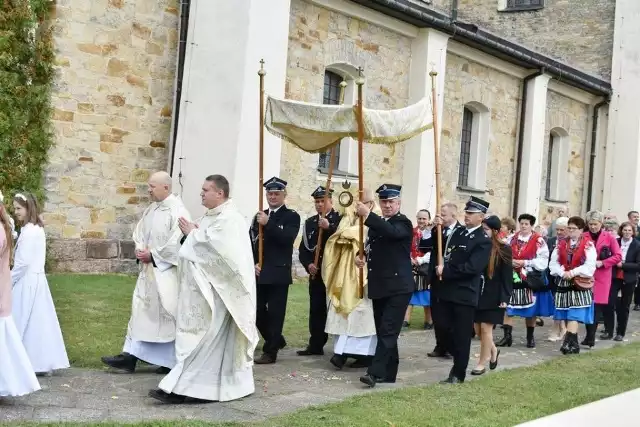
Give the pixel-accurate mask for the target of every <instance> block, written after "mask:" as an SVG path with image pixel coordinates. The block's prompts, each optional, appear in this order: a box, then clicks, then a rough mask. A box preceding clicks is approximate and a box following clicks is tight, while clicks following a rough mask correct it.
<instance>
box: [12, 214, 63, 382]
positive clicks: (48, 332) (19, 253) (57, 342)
mask: <svg viewBox="0 0 640 427" xmlns="http://www.w3.org/2000/svg"><path fill="white" fill-rule="evenodd" d="M46 253H47V240H46V237H45V234H44V230H43V229H42V227H40V226H39V225H35V224H26V225H25V226H23V227H22V229H21V230H20V236H19V237H18V243H17V246H16V251H15V257H14V263H13V269H12V270H11V282H12V284H13V304H12V307H13V319H14V321H15V324H16V327H17V329H18V333H19V334H20V336H21V338H22V342H23V344H24V347H25V349H26V351H27V354H28V355H29V360H30V361H31V365H32V366H33V369H34V371H35V372H38V373H40V372H43V373H44V372H50V371H53V370H56V369H64V368H68V367H69V359H68V357H67V351H66V349H65V346H64V340H63V338H62V331H61V330H60V323H59V322H58V316H57V315H56V309H55V306H54V305H53V298H52V297H51V291H50V290H49V283H48V282H47V276H46V275H45V273H44V263H45V259H46Z"/></svg>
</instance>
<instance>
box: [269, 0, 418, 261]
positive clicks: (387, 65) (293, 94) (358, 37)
mask: <svg viewBox="0 0 640 427" xmlns="http://www.w3.org/2000/svg"><path fill="white" fill-rule="evenodd" d="M410 62H411V40H410V39H409V38H407V37H404V36H401V35H398V34H396V33H393V32H391V31H388V30H386V29H383V28H380V27H378V26H375V25H372V24H369V23H366V22H363V21H360V20H358V19H354V18H350V17H347V16H344V15H342V14H339V13H335V12H331V11H329V10H327V9H324V8H321V7H318V6H314V5H312V4H310V3H307V2H305V1H303V0H292V2H291V17H290V27H289V56H288V63H289V65H288V72H287V82H286V97H287V98H289V99H295V100H299V101H307V102H316V103H322V96H323V84H324V73H325V70H326V69H327V68H331V66H332V65H336V64H342V65H344V64H347V65H348V66H349V67H350V68H351V69H352V72H355V69H356V68H357V67H359V66H362V67H363V68H364V75H365V77H366V84H365V88H364V91H365V105H366V106H367V107H369V108H379V109H395V108H402V107H405V106H406V105H407V104H408V98H409V66H410ZM403 153H404V145H403V144H399V145H396V146H395V147H390V146H384V145H370V144H367V145H365V150H364V158H365V171H364V179H365V183H366V186H367V187H370V188H372V189H374V190H375V189H376V188H377V187H378V186H379V185H381V184H382V183H383V182H392V183H400V182H401V180H402V169H401V168H402V159H403ZM281 159H282V160H281V177H282V178H283V179H284V180H286V181H288V183H289V184H288V186H287V192H288V196H287V204H288V205H289V206H291V207H293V208H295V209H296V210H298V211H299V212H300V213H301V217H302V221H303V222H304V219H305V218H306V217H308V216H309V215H314V214H315V211H314V209H313V200H312V199H311V196H310V194H311V193H312V192H313V190H314V189H315V188H316V187H317V186H318V185H325V183H326V175H321V174H319V173H318V172H317V168H318V154H308V153H305V152H303V151H301V150H300V149H298V148H296V147H294V146H293V145H291V144H289V143H287V142H283V144H282V157H281ZM344 179H345V178H344V176H342V177H341V176H334V181H333V182H334V188H336V189H338V192H339V191H341V188H340V183H341V182H343V181H344ZM353 185H354V186H356V185H357V184H355V183H353ZM296 247H297V242H296ZM294 257H295V258H296V259H297V255H295V256H294Z"/></svg>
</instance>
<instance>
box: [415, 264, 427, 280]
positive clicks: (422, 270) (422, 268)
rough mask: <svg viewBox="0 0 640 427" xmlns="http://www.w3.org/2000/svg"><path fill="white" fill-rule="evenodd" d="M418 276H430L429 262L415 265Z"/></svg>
mask: <svg viewBox="0 0 640 427" xmlns="http://www.w3.org/2000/svg"><path fill="white" fill-rule="evenodd" d="M413 271H414V272H415V274H416V276H423V277H429V263H428V262H427V263H424V264H420V265H418V266H414V267H413Z"/></svg>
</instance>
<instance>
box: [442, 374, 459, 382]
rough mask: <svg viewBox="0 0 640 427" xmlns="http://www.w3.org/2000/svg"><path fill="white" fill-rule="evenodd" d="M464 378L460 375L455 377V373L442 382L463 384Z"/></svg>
mask: <svg viewBox="0 0 640 427" xmlns="http://www.w3.org/2000/svg"><path fill="white" fill-rule="evenodd" d="M463 382H464V380H461V379H460V378H458V377H454V376H453V375H452V376H450V377H449V378H447V379H446V380H442V381H440V384H462V383H463Z"/></svg>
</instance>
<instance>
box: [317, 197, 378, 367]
mask: <svg viewBox="0 0 640 427" xmlns="http://www.w3.org/2000/svg"><path fill="white" fill-rule="evenodd" d="M363 203H365V204H366V205H367V206H369V207H370V208H371V209H372V211H373V212H377V213H380V208H379V207H378V205H377V203H376V202H375V199H374V197H373V192H372V191H371V190H369V189H365V191H364V201H363ZM366 233H367V228H366V227H365V234H364V235H365V239H366V235H367V234H366ZM359 250H360V244H359V222H358V217H357V216H356V215H355V206H354V205H351V206H350V207H348V208H347V209H346V211H345V213H344V215H343V217H342V219H341V221H340V224H339V225H338V229H337V231H336V232H335V234H333V235H332V236H331V237H330V238H329V240H328V241H327V244H326V246H325V250H324V257H323V263H322V270H321V271H322V279H323V280H324V282H325V284H326V286H327V297H328V298H329V310H328V313H327V323H326V326H325V332H326V333H328V334H331V335H333V336H334V346H333V353H334V355H333V357H332V358H331V360H330V362H331V364H332V365H333V366H335V367H336V368H337V369H342V368H343V367H344V365H345V364H346V362H347V360H348V358H350V357H351V358H353V359H355V362H353V363H352V364H351V365H350V367H352V368H363V367H367V366H369V364H370V363H371V360H372V358H373V355H374V354H375V351H376V344H377V343H378V341H377V337H376V326H375V322H374V319H373V304H372V302H371V300H370V299H369V298H368V297H367V286H366V283H367V277H366V272H367V269H366V268H364V269H363V272H364V274H365V276H364V283H365V288H364V298H359V295H358V285H359V279H358V275H359V270H358V268H357V267H356V266H355V264H354V263H353V259H354V258H355V256H356V254H357V253H358V251H359Z"/></svg>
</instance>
